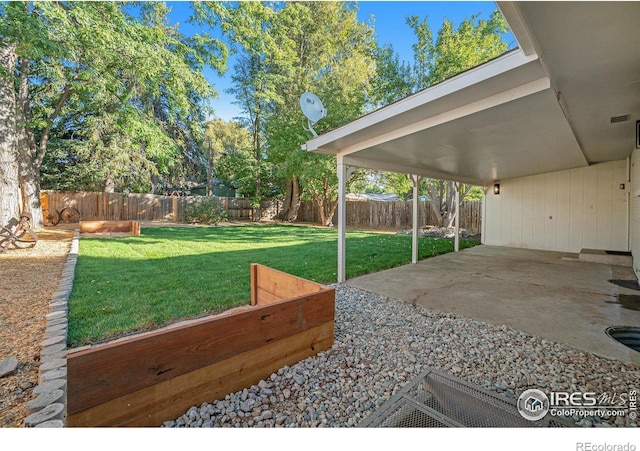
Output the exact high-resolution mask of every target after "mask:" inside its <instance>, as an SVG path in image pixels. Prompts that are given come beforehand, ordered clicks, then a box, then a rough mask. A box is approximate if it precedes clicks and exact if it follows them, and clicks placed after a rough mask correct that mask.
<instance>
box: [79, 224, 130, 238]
mask: <svg viewBox="0 0 640 451" xmlns="http://www.w3.org/2000/svg"><path fill="white" fill-rule="evenodd" d="M80 233H82V234H87V233H90V234H97V235H123V236H127V235H131V236H140V223H139V222H138V221H80Z"/></svg>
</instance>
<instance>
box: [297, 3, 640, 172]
mask: <svg viewBox="0 0 640 451" xmlns="http://www.w3.org/2000/svg"><path fill="white" fill-rule="evenodd" d="M499 7H500V9H501V10H502V12H503V14H504V15H505V18H506V20H507V22H508V23H509V25H510V27H511V29H512V31H513V33H514V35H515V37H516V39H517V40H518V43H519V44H520V48H518V49H517V50H513V51H511V52H508V53H506V54H505V55H503V56H501V57H499V58H496V59H494V60H492V61H490V62H487V63H485V64H483V65H481V66H478V67H476V68H474V69H471V70H469V71H466V72H464V73H462V74H459V75H457V76H455V77H452V78H450V79H448V80H446V81H444V82H442V83H440V84H438V85H435V86H432V87H430V88H427V89H425V90H423V91H420V92H418V93H416V94H414V95H412V96H410V97H407V98H405V99H403V100H400V101H398V102H395V103H393V104H391V105H388V106H386V107H384V108H381V109H379V110H377V111H375V112H373V113H371V114H368V115H366V116H364V117H362V118H360V119H357V120H355V121H353V122H351V123H349V124H347V125H345V126H343V127H340V128H338V129H336V130H333V131H331V132H328V133H325V134H323V135H320V136H318V137H316V138H314V139H311V140H309V141H308V142H307V143H306V145H305V146H303V148H305V149H307V150H310V151H318V152H322V153H327V154H333V155H341V156H342V157H343V158H344V162H345V163H347V164H353V165H356V166H362V167H369V168H374V169H380V170H388V171H395V172H404V173H413V174H418V175H423V176H429V177H435V178H441V179H446V180H455V181H462V182H468V183H474V184H488V183H491V182H493V181H495V180H500V179H506V178H512V177H519V176H525V175H532V174H539V173H544V172H550V171H556V170H561V169H569V168H577V167H583V166H587V165H589V164H593V163H598V162H603V161H612V160H620V159H624V158H626V157H628V156H629V155H630V154H631V152H632V150H633V148H634V147H635V121H636V120H639V119H640V50H638V49H639V47H638V43H640V26H638V24H637V22H638V19H639V18H640V3H637V2H519V3H518V2H513V3H512V2H504V3H499ZM329 114H331V112H329ZM627 114H628V115H629V117H630V119H629V120H627V121H624V122H615V123H612V122H611V117H614V116H622V115H627Z"/></svg>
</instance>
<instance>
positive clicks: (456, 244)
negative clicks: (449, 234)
mask: <svg viewBox="0 0 640 451" xmlns="http://www.w3.org/2000/svg"><path fill="white" fill-rule="evenodd" d="M455 187H456V219H455V233H456V236H455V238H454V241H453V243H454V245H453V248H454V251H455V252H459V251H460V183H459V182H455Z"/></svg>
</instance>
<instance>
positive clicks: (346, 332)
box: [164, 285, 640, 427]
mask: <svg viewBox="0 0 640 451" xmlns="http://www.w3.org/2000/svg"><path fill="white" fill-rule="evenodd" d="M335 323H336V332H335V344H334V346H333V348H332V349H330V350H328V351H325V352H322V353H320V354H318V355H317V356H315V357H311V358H308V359H306V360H303V361H301V362H299V363H297V364H295V365H293V366H291V367H285V368H282V369H280V370H279V371H278V372H277V373H274V374H272V375H271V376H270V378H268V379H267V380H263V381H260V383H259V384H258V385H254V386H252V387H250V388H247V389H244V390H242V391H240V392H237V393H232V394H229V395H227V396H226V398H225V399H223V400H214V401H213V402H211V403H207V402H205V403H203V404H202V405H201V406H194V407H192V408H191V409H189V410H188V411H187V412H186V413H185V414H184V415H182V416H181V417H179V418H177V419H176V420H173V421H168V422H166V423H165V424H164V427H274V426H277V427H350V426H356V425H357V424H358V423H359V422H360V421H362V420H363V419H364V418H365V417H366V416H367V415H369V414H370V413H371V412H373V411H374V410H375V409H376V408H377V407H379V406H381V405H382V404H384V402H385V401H387V400H388V399H389V398H390V397H392V396H393V395H394V394H395V393H397V392H398V391H399V390H400V389H401V388H402V387H403V386H404V385H405V384H406V383H407V382H409V381H411V380H412V379H413V378H415V377H416V376H417V375H418V374H419V373H420V372H421V371H422V370H424V369H426V367H431V368H435V369H439V370H441V371H445V372H449V373H451V374H453V375H455V376H458V377H460V378H462V379H465V380H467V381H469V382H471V383H474V384H477V385H480V386H482V387H484V388H486V389H489V390H493V391H496V392H500V393H503V394H505V395H506V396H508V397H511V398H517V397H518V396H519V394H520V393H522V392H523V391H524V390H526V389H528V388H539V389H541V390H543V391H545V392H549V391H572V392H573V391H591V392H596V393H598V394H601V393H605V392H606V393H609V394H612V393H617V394H621V393H628V392H629V391H630V390H632V389H636V390H637V389H638V388H639V387H638V381H640V368H638V367H636V366H634V365H630V364H625V363H622V362H619V361H616V360H610V359H605V358H601V357H597V356H595V355H592V354H588V353H584V352H581V351H578V350H575V349H573V348H570V347H568V346H565V345H561V344H558V343H553V342H549V341H547V340H544V339H541V338H537V337H533V336H530V335H527V334H525V333H523V332H519V331H516V330H513V329H510V328H508V327H506V326H502V327H496V326H493V325H490V324H487V323H483V322H480V321H475V320H471V319H468V318H463V317H458V316H456V315H453V314H449V313H441V312H436V311H433V310H429V309H426V308H423V307H420V306H418V307H413V306H411V305H410V304H407V303H403V302H401V301H398V300H394V299H389V298H386V297H383V296H379V295H376V294H372V293H368V292H365V291H361V290H358V289H355V288H352V287H349V286H346V285H337V286H336V322H335ZM574 419H575V420H580V422H579V424H580V425H582V426H601V427H602V426H604V427H607V426H626V427H635V426H638V420H635V421H632V420H630V419H628V418H626V417H625V418H611V419H609V420H605V421H604V422H603V421H601V420H600V419H599V418H587V419H579V418H577V417H576V418H574Z"/></svg>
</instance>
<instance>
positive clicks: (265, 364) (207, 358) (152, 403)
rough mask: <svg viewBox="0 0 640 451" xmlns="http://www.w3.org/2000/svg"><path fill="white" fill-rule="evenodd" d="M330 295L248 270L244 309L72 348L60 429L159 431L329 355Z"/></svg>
mask: <svg viewBox="0 0 640 451" xmlns="http://www.w3.org/2000/svg"><path fill="white" fill-rule="evenodd" d="M334 317H335V290H334V289H333V288H330V287H326V286H324V285H321V284H317V283H314V282H310V281H308V280H305V279H301V278H299V277H295V276H291V275H289V274H286V273H283V272H280V271H276V270H274V269H271V268H268V267H265V266H261V265H256V264H252V265H251V306H247V307H245V308H240V309H235V310H233V311H229V312H225V313H222V314H218V315H213V316H209V317H206V318H201V319H197V320H191V321H185V322H182V323H179V324H174V325H171V326H168V327H165V328H163V329H159V330H155V331H151V332H146V333H142V334H138V335H135V336H131V337H125V338H121V339H118V340H115V341H112V342H109V343H105V344H100V345H95V346H91V347H88V348H87V347H85V348H80V349H78V350H77V351H75V352H73V351H72V352H70V353H69V355H68V357H67V369H68V392H67V393H68V395H67V425H68V426H72V427H73V426H78V427H97V426H159V425H160V424H162V423H163V422H164V421H167V420H171V419H174V418H176V417H178V416H180V415H181V414H183V413H184V412H185V411H186V410H187V409H188V408H189V407H191V406H193V405H200V404H201V403H202V402H204V401H213V400H215V399H221V398H224V396H226V395H227V394H229V393H233V392H235V391H238V390H240V389H242V388H244V387H248V386H251V385H253V384H256V383H258V382H259V381H260V380H261V379H265V378H267V377H268V376H269V375H270V374H271V373H273V372H275V371H277V370H278V369H279V368H282V367H284V366H286V365H292V364H294V363H296V362H298V361H300V360H303V359H305V358H307V357H310V356H312V355H315V354H317V353H318V352H320V351H324V350H326V349H329V348H331V346H332V345H333V335H334Z"/></svg>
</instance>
